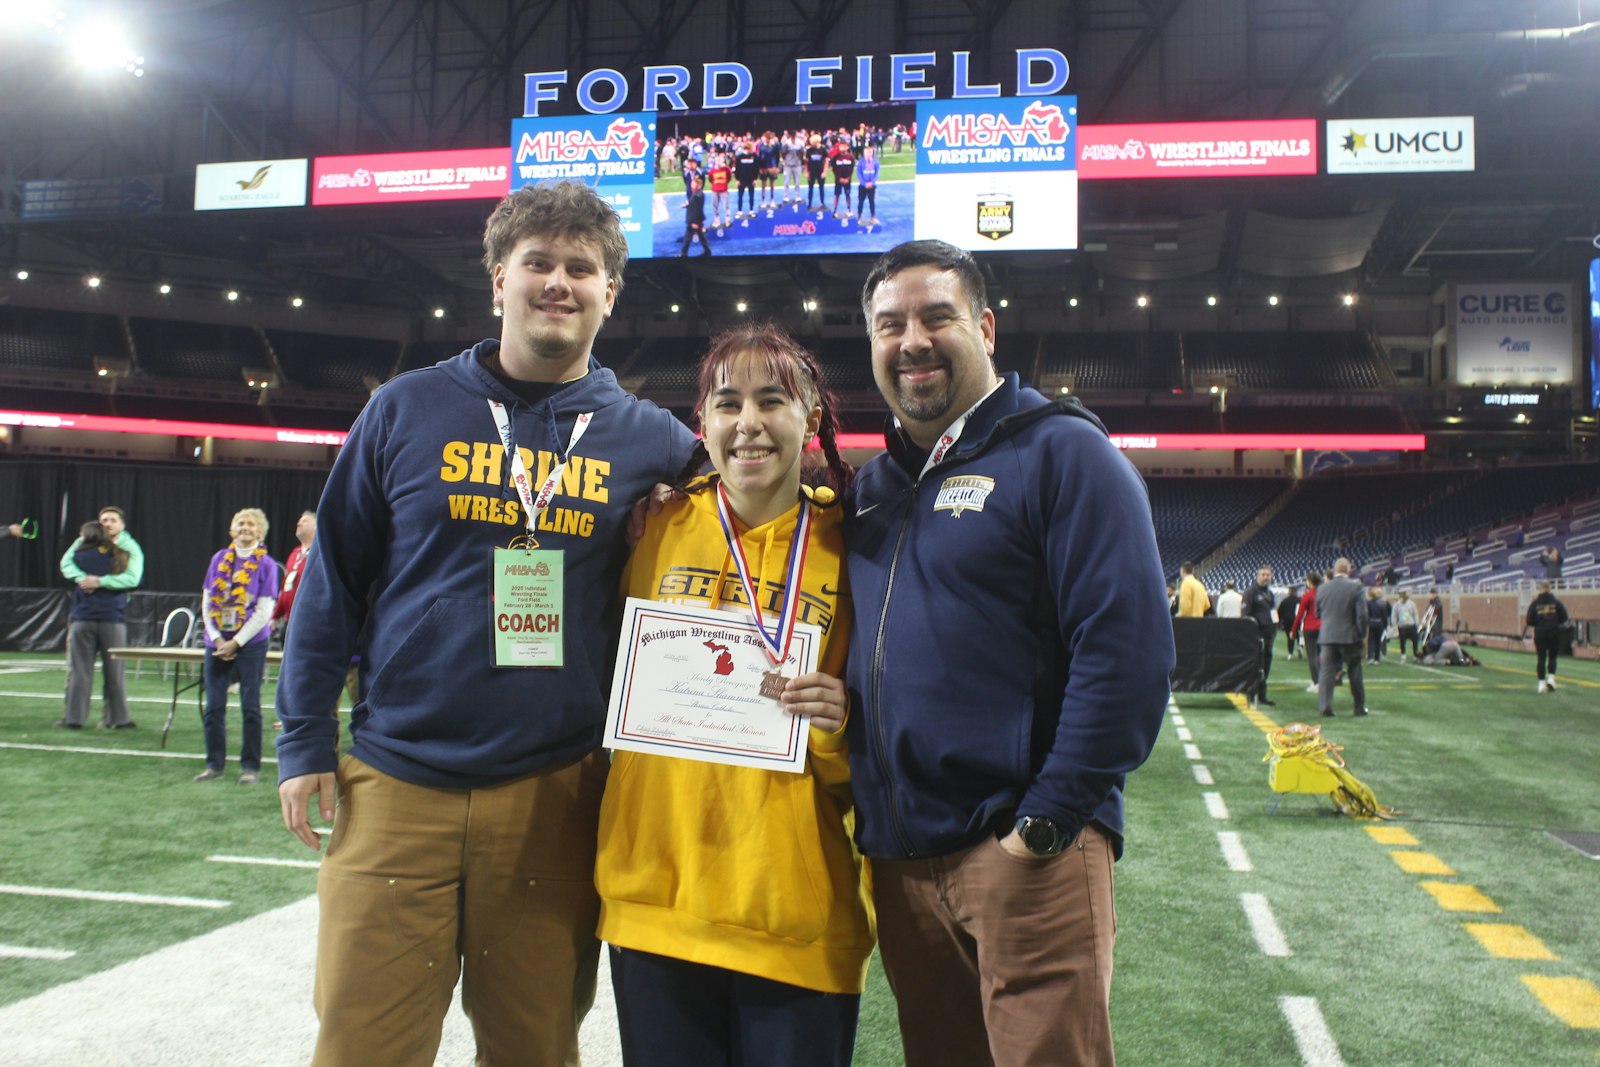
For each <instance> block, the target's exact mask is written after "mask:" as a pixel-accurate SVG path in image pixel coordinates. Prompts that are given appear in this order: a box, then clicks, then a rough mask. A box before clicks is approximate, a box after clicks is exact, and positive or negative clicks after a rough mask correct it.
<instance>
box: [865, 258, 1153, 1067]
mask: <svg viewBox="0 0 1600 1067" xmlns="http://www.w3.org/2000/svg"><path fill="white" fill-rule="evenodd" d="M862 304H863V307H864V309H865V311H866V318H867V329H868V332H869V335H870V337H871V341H872V365H873V372H874V375H875V377H876V379H877V383H878V387H879V390H880V391H881V392H882V393H883V395H884V399H885V400H886V401H887V402H888V405H889V408H890V410H891V412H892V413H893V416H894V418H893V420H892V425H891V427H890V429H889V433H888V452H887V453H886V454H885V455H882V456H879V457H877V458H875V459H874V460H872V461H871V462H870V463H868V464H867V465H866V466H865V467H864V468H863V469H862V471H861V474H860V477H859V479H858V480H857V483H856V486H857V488H856V496H855V500H854V502H853V505H852V507H851V510H850V512H849V513H848V515H849V518H848V521H847V525H846V539H847V542H846V543H847V547H848V549H849V568H850V585H851V590H852V594H853V597H854V600H855V604H856V628H855V631H854V633H853V634H852V646H851V649H850V662H849V667H848V670H847V673H848V675H849V679H848V680H849V685H850V691H851V696H852V708H853V711H852V712H851V716H850V718H849V720H848V730H849V742H850V771H851V780H852V788H853V790H854V793H855V802H856V808H857V831H856V833H857V839H858V841H859V844H860V846H861V850H862V852H863V853H865V854H866V855H868V856H870V857H872V860H873V882H874V897H875V901H876V904H877V911H878V936H879V944H880V951H881V953H882V958H883V963H884V968H885V970H886V971H887V973H888V976H889V981H890V984H891V986H892V987H893V989H894V994H895V999H896V1001H897V1002H898V1005H899V1012H900V1034H901V1041H902V1043H903V1045H904V1048H905V1057H906V1064H907V1067H928V1065H950V1067H973V1065H985V1064H995V1065H998V1067H1010V1065H1018V1064H1024V1063H1027V1064H1034V1063H1051V1064H1109V1063H1111V1062H1112V1061H1113V1053H1112V1042H1111V1022H1110V1014H1109V1003H1110V992H1111V963H1112V946H1113V941H1114V934H1115V925H1116V920H1115V915H1114V912H1113V904H1112V875H1111V867H1112V863H1113V862H1114V859H1115V857H1116V856H1118V855H1120V854H1121V850H1122V785H1123V780H1124V778H1125V776H1126V775H1127V774H1128V772H1130V771H1132V770H1133V769H1134V768H1136V767H1138V766H1139V765H1140V764H1141V763H1143V762H1144V760H1145V759H1146V757H1147V756H1148V755H1149V754H1150V750H1151V748H1152V746H1153V745H1154V743H1155V739H1156V733H1157V731H1158V729H1159V728H1160V723H1161V717H1162V714H1163V709H1164V708H1165V705H1166V701H1167V693H1168V690H1167V678H1168V675H1169V673H1170V671H1171V669H1172V665H1173V644H1172V626H1171V622H1170V617H1169V615H1168V609H1167V602H1166V599H1165V597H1164V596H1163V592H1162V588H1163V586H1162V575H1161V563H1160V558H1159V556H1158V555H1157V553H1156V544H1155V533H1154V531H1153V529H1152V526H1151V521H1150V507H1149V503H1148V499H1147V496H1146V493H1145V489H1144V486H1143V484H1142V482H1141V481H1140V478H1139V475H1138V473H1137V472H1136V471H1135V470H1134V468H1133V466H1132V465H1131V464H1130V463H1129V462H1128V461H1127V460H1126V458H1125V457H1123V456H1122V455H1121V453H1120V452H1119V451H1118V450H1117V448H1116V447H1115V446H1114V445H1112V443H1111V442H1110V440H1109V439H1108V438H1107V436H1106V432H1105V429H1104V427H1103V426H1102V425H1101V424H1100V422H1099V420H1097V419H1096V418H1095V417H1094V416H1093V415H1091V414H1089V412H1088V411H1086V410H1085V409H1084V408H1083V407H1082V406H1081V405H1080V404H1078V403H1077V402H1076V401H1075V400H1067V399H1062V400H1055V401H1051V400H1048V399H1046V398H1045V397H1043V396H1041V395H1040V394H1039V393H1037V392H1035V391H1034V390H1032V389H1029V388H1026V387H1023V386H1021V385H1020V384H1019V383H1018V380H1017V378H1016V376H1015V375H1006V376H1005V377H1003V378H1001V377H997V376H996V374H995V369H994V363H993V354H994V344H995V319H994V313H993V312H992V311H991V310H990V309H989V307H988V306H987V298H986V295H985V288H984V283H983V276H982V274H981V273H980V272H979V270H978V267H977V264H976V263H975V262H974V261H973V259H972V257H971V256H969V255H968V254H967V253H965V252H963V251H961V250H960V249H957V248H954V247H953V246H950V245H947V244H944V243H943V242H938V241H917V242H913V243H910V244H904V245H900V246H898V247H896V248H894V249H891V250H890V251H889V252H887V253H885V254H884V256H883V257H882V258H880V259H879V260H878V263H877V265H876V266H875V267H874V268H873V270H872V273H871V274H870V275H869V276H868V278H867V282H866V286H865V288H864V290H863V294H862Z"/></svg>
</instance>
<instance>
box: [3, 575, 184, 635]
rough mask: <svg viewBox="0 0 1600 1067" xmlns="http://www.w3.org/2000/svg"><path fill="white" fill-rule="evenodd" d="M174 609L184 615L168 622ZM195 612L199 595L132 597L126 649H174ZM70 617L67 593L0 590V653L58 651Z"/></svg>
mask: <svg viewBox="0 0 1600 1067" xmlns="http://www.w3.org/2000/svg"><path fill="white" fill-rule="evenodd" d="M63 584H64V583H63ZM178 608H184V609H186V610H187V611H189V613H190V614H189V615H187V616H185V615H179V616H177V617H176V618H172V613H173V611H175V610H176V609H178ZM199 611H200V594H199V593H132V594H130V595H129V597H128V615H127V619H128V644H130V645H141V646H142V645H177V644H180V643H181V642H182V641H183V636H184V632H185V630H186V628H187V626H188V622H189V619H190V618H198V617H199ZM71 613H72V591H71V589H70V588H69V589H0V652H61V651H64V650H65V649H66V647H67V625H68V623H69V622H70V621H71V619H70V616H71ZM169 619H171V625H170V626H169V625H168V620H169Z"/></svg>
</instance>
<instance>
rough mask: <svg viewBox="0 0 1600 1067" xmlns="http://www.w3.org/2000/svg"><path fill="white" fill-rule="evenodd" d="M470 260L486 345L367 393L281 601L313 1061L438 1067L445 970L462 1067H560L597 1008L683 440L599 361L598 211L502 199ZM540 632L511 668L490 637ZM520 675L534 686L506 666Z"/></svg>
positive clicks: (286, 801)
mask: <svg viewBox="0 0 1600 1067" xmlns="http://www.w3.org/2000/svg"><path fill="white" fill-rule="evenodd" d="M484 249H485V255H484V263H485V265H486V266H487V267H488V269H489V274H490V278H491V280H492V284H493V293H494V302H495V305H496V306H498V307H500V308H501V309H502V325H501V336H500V339H499V340H498V341H493V340H490V341H483V342H480V343H479V344H478V345H476V346H474V347H473V348H471V349H468V350H467V351H465V352H462V353H461V354H460V355H458V356H456V357H455V358H454V359H450V360H447V361H445V362H443V363H440V364H438V365H437V366H434V367H429V368H424V369H421V370H416V371H412V372H410V373H408V374H403V375H401V376H399V377H398V378H396V379H394V380H393V381H391V382H389V383H387V384H386V385H384V386H383V387H382V388H380V389H379V390H378V391H377V392H376V393H375V394H373V397H372V400H371V401H370V402H369V403H368V404H367V407H366V409H365V410H364V411H363V412H362V413H361V416H360V418H358V419H357V420H356V424H355V426H354V428H353V429H352V430H351V433H350V438H349V440H348V441H347V442H346V444H345V446H344V448H343V450H342V451H341V452H340V454H339V457H338V460H337V461H336V462H335V463H334V466H333V470H332V472H331V473H330V474H329V476H328V483H327V486H326V488H325V489H324V492H323V496H322V501H321V503H320V504H319V505H318V507H317V516H318V526H317V532H316V540H315V542H314V550H313V551H312V553H311V560H310V562H309V563H308V564H307V566H306V571H305V575H304V577H303V578H302V579H301V582H300V587H299V591H298V593H297V594H296V597H295V610H294V620H295V622H294V626H292V627H290V629H289V633H288V647H287V650H286V652H285V657H284V665H283V675H282V679H281V681H280V683H279V688H278V713H279V715H280V717H281V718H282V720H283V734H282V735H281V736H280V737H279V738H278V759H279V778H280V784H279V795H280V797H281V799H282V807H283V818H284V822H285V824H286V825H287V826H288V828H289V829H290V831H291V832H293V833H294V834H295V836H296V837H298V838H300V840H301V841H303V842H305V843H306V844H307V845H308V846H309V847H311V848H313V849H315V848H317V847H318V839H317V834H316V831H315V830H314V829H313V828H312V826H311V824H310V821H309V813H310V809H311V806H312V803H313V798H317V801H318V804H317V806H318V807H319V809H320V812H321V815H322V818H323V819H324V820H328V819H334V826H333V835H332V837H331V839H330V840H329V842H328V853H327V857H326V858H325V859H324V860H323V863H322V867H321V871H320V874H319V876H318V882H317V893H318V897H319V899H320V903H321V923H320V928H319V933H318V942H317V980H316V994H315V1000H316V1007H317V1013H318V1016H319V1018H320V1019H321V1023H322V1025H321V1029H320V1032H319V1035H318V1038H317V1046H316V1053H315V1057H314V1059H313V1063H315V1064H352V1063H382V1064H385V1065H389V1067H394V1065H409V1064H418V1065H422V1064H432V1063H433V1061H434V1056H435V1053H436V1051H437V1048H438V1045H439V1040H440V1030H441V1025H442V1023H443V1020H444V1015H445V1011H446V1009H447V1008H448V1007H449V1005H450V998H451V992H452V990H453V989H454V988H455V985H456V980H457V977H458V976H461V975H463V972H464V978H463V982H462V1004H463V1007H464V1008H465V1010H466V1013H467V1015H468V1017H469V1018H470V1019H471V1020H472V1024H473V1030H474V1032H475V1034H476V1037H477V1043H478V1057H477V1062H478V1063H480V1064H513V1063H514V1064H529V1065H543V1064H550V1065H555V1064H567V1063H575V1062H576V1061H577V1032H578V1025H579V1023H580V1022H581V1021H582V1019H583V1016H584V1014H585V1012H587V1011H588V1009H589V1006H590V1004H591V1003H592V1002H593V999H594V985H595V971H596V967H597V965H598V959H599V944H598V942H597V941H596V940H595V936H594V930H595V923H596V920H597V917H598V913H599V902H598V900H597V898H596V896H595V891H594V883H593V875H594V851H595V834H596V828H597V824H598V816H599V807H600V793H601V789H602V787H603V786H604V783H605V768H606V761H605V758H604V754H603V753H602V752H601V751H599V748H598V746H599V743H600V734H601V728H602V726H603V725H604V720H605V706H606V688H607V683H608V663H607V657H608V654H609V648H608V645H609V643H610V639H609V626H608V621H609V618H610V616H611V615H612V613H613V609H614V607H615V601H616V596H617V589H618V583H619V579H620V576H621V572H622V568H623V565H624V563H625V562H626V558H627V552H628V549H627V545H626V544H625V541H624V531H625V525H626V519H627V514H628V511H629V509H630V507H631V506H632V504H633V502H634V501H636V500H638V499H640V498H641V497H643V496H645V495H646V494H647V493H648V492H649V491H650V488H651V487H652V486H653V485H655V484H656V483H658V482H669V481H671V480H672V478H673V477H674V476H675V475H676V474H677V473H678V472H679V471H680V470H681V469H682V468H683V466H684V463H685V462H686V461H687V459H688V456H689V453H690V450H691V448H692V447H693V445H694V437H693V435H692V434H691V433H690V432H689V431H688V429H687V428H685V427H684V426H683V425H682V424H681V423H679V422H678V421H677V420H676V419H674V418H673V417H672V416H671V415H670V414H669V413H667V412H665V411H662V410H660V409H658V408H656V407H655V406H654V405H652V404H649V403H646V402H643V401H639V400H637V399H636V398H634V397H633V396H631V395H629V394H628V393H626V392H624V391H623V390H622V388H621V387H620V386H619V385H618V384H617V381H616V378H615V376H614V375H613V374H612V373H611V371H609V370H606V369H604V368H602V367H601V366H600V365H599V363H597V362H596V361H595V360H594V359H593V358H592V357H591V355H590V348H591V346H592V344H593V342H594V338H595V335H596V334H597V333H598V332H599V330H600V327H601V325H602V324H603V323H604V322H605V320H606V318H607V317H608V316H609V315H610V314H611V309H612V306H613V304H614V302H615V301H616V297H617V293H618V292H619V291H620V290H621V288H622V280H623V279H622V273H623V268H624V266H625V265H626V263H627V257H628V252H627V242H626V240H625V239H624V237H623V234H622V229H621V225H620V223H619V222H618V220H617V216H616V214H615V212H614V211H612V209H611V207H610V206H609V205H608V204H607V203H606V202H605V201H604V200H603V199H601V198H600V196H599V195H598V194H596V193H595V192H594V191H593V190H592V189H590V188H589V187H587V186H585V185H583V184H582V183H578V182H563V183H556V184H553V185H545V186H539V187H531V188H524V189H519V190H517V191H516V192H513V193H512V194H511V195H509V196H507V197H506V198H505V199H504V200H502V201H501V202H500V204H499V205H497V206H496V208H495V209H494V211H493V213H492V214H491V215H490V217H489V222H488V226H487V229H486V232H485V234H484ZM525 548H536V549H537V550H538V551H539V553H540V554H539V555H538V556H526V555H524V554H523V552H522V551H521V550H522V549H525ZM551 550H556V551H555V552H552V551H551ZM497 552H499V553H501V554H500V555H498V556H497V555H496V553H497ZM519 561H520V562H519ZM513 572H514V573H516V574H518V575H522V576H524V577H520V578H517V579H510V578H507V577H505V576H507V575H510V574H512V573H513ZM552 572H554V574H555V576H558V577H559V578H560V581H559V582H557V581H556V580H555V578H554V577H552ZM527 576H532V577H527ZM496 580H504V581H511V580H515V581H519V582H524V583H530V582H539V583H542V585H541V588H539V589H536V590H532V591H531V594H530V591H529V590H527V589H524V590H521V591H519V593H518V595H522V596H527V595H536V596H539V597H543V598H544V603H543V604H542V605H541V606H540V607H539V608H538V609H537V610H536V611H535V610H527V611H524V610H522V609H516V610H513V609H512V607H511V606H510V605H509V604H508V603H504V602H501V603H499V604H497V603H496V602H495V600H494V598H493V597H492V596H491V588H492V582H493V581H496ZM534 629H537V630H538V631H539V633H540V634H542V635H543V637H542V638H541V639H540V640H539V641H538V642H537V643H531V642H530V643H524V644H523V645H522V646H521V650H520V651H518V652H515V653H513V651H512V649H511V646H509V645H508V644H507V643H506V641H505V635H506V634H507V633H508V632H509V633H510V635H511V636H512V637H515V636H517V635H518V634H525V633H526V632H528V631H530V630H534ZM497 633H498V635H499V636H500V638H501V639H500V640H499V641H498V642H497ZM358 651H359V653H360V655H361V662H362V665H363V671H362V679H363V683H364V685H363V689H364V694H363V699H362V701H361V702H360V703H358V704H357V705H356V707H355V709H354V711H353V712H352V715H351V720H352V729H353V737H354V740H353V742H352V743H351V746H350V748H349V751H348V753H346V754H345V755H344V756H343V758H342V759H341V758H340V757H339V754H338V720H337V719H336V718H335V717H334V715H333V714H332V709H333V707H334V706H335V704H336V702H337V699H338V694H339V690H340V687H341V686H342V685H343V684H344V678H345V670H346V667H347V666H348V665H349V663H350V658H351V656H352V654H354V653H356V652H358ZM528 657H531V658H532V659H533V660H537V661H539V662H543V663H546V664H549V666H546V667H543V668H540V669H527V668H526V667H520V666H515V665H511V663H512V662H513V661H518V662H528V661H529V659H528ZM336 792H337V796H338V813H337V818H336V819H335V818H334V798H335V793H336Z"/></svg>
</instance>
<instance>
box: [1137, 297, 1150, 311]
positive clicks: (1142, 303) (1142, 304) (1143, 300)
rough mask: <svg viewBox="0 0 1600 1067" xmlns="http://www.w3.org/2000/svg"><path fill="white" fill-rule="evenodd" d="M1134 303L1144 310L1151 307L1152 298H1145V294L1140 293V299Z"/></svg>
mask: <svg viewBox="0 0 1600 1067" xmlns="http://www.w3.org/2000/svg"><path fill="white" fill-rule="evenodd" d="M1134 303H1135V304H1138V305H1139V306H1140V307H1142V308H1147V307H1149V306H1150V298H1149V297H1148V296H1145V295H1144V294H1143V293H1140V294H1139V299H1137V300H1135V301H1134Z"/></svg>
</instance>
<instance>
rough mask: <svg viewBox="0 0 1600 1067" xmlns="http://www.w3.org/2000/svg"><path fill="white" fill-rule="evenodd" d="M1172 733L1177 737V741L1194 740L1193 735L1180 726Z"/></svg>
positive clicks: (1186, 728) (1185, 727)
mask: <svg viewBox="0 0 1600 1067" xmlns="http://www.w3.org/2000/svg"><path fill="white" fill-rule="evenodd" d="M1174 732H1175V733H1176V734H1177V737H1178V740H1179V741H1193V740H1194V734H1191V733H1190V732H1189V728H1188V727H1187V726H1180V727H1178V728H1177V730H1175V731H1174Z"/></svg>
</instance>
